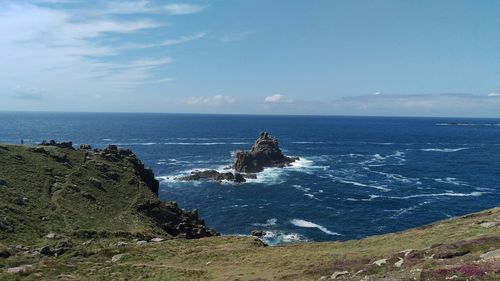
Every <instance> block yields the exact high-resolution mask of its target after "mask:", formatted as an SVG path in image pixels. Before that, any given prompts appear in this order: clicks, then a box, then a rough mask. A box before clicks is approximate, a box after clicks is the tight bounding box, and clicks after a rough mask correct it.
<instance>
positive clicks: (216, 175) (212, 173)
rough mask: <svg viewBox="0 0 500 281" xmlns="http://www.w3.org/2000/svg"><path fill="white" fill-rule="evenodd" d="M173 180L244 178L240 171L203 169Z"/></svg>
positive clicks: (240, 179)
mask: <svg viewBox="0 0 500 281" xmlns="http://www.w3.org/2000/svg"><path fill="white" fill-rule="evenodd" d="M175 180H177V181H194V180H214V181H219V182H220V181H224V180H226V181H232V182H237V183H241V182H245V181H246V180H245V178H244V176H243V175H241V174H240V173H234V174H233V173H232V172H222V173H221V172H218V171H216V170H204V171H199V170H195V171H192V172H191V174H190V175H189V176H184V177H178V178H176V179H175Z"/></svg>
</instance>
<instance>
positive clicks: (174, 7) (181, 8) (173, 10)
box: [165, 3, 205, 15]
mask: <svg viewBox="0 0 500 281" xmlns="http://www.w3.org/2000/svg"><path fill="white" fill-rule="evenodd" d="M204 9H205V6H200V5H194V4H183V3H173V4H168V5H166V6H165V10H166V11H167V13H168V14H170V15H188V14H194V13H198V12H201V11H202V10H204Z"/></svg>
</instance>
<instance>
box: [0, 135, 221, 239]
mask: <svg viewBox="0 0 500 281" xmlns="http://www.w3.org/2000/svg"><path fill="white" fill-rule="evenodd" d="M0 167H2V168H1V169H0V189H1V190H0V191H1V192H2V196H1V197H0V206H2V208H0V240H1V241H7V242H8V241H12V243H16V241H18V242H20V241H24V242H23V243H27V242H29V241H31V242H32V243H37V241H38V240H39V239H42V240H43V237H44V236H45V235H47V234H48V233H55V234H57V235H58V236H63V237H69V238H71V237H82V236H83V237H99V236H123V235H125V236H133V237H134V236H135V237H151V236H158V235H160V236H165V237H167V236H174V237H183V238H188V239H190V238H201V237H207V236H214V235H218V234H217V233H216V232H215V231H213V230H212V229H210V228H209V227H207V226H206V225H205V222H204V221H203V220H202V219H200V218H199V217H198V212H197V211H196V210H195V211H191V212H186V211H183V210H182V209H180V208H179V207H178V206H177V204H176V203H175V202H161V201H160V200H159V199H158V188H159V184H158V181H157V180H156V179H155V177H154V174H153V172H152V171H151V169H148V168H146V167H145V166H144V164H143V163H142V162H141V160H140V159H139V158H138V157H137V156H136V155H135V154H134V153H133V152H132V151H131V150H129V149H123V148H118V147H116V146H114V145H110V146H108V147H106V148H105V149H102V150H100V149H92V148H91V147H90V146H89V145H82V146H80V149H74V148H73V146H72V145H70V144H69V143H65V144H60V143H56V142H53V141H51V142H45V143H44V144H43V145H35V146H17V145H0Z"/></svg>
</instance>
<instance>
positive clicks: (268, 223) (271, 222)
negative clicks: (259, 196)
mask: <svg viewBox="0 0 500 281" xmlns="http://www.w3.org/2000/svg"><path fill="white" fill-rule="evenodd" d="M277 222H278V219H277V218H270V219H268V220H266V222H265V223H254V224H253V226H262V227H270V226H273V225H276V223H277Z"/></svg>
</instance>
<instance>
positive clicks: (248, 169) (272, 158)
mask: <svg viewBox="0 0 500 281" xmlns="http://www.w3.org/2000/svg"><path fill="white" fill-rule="evenodd" d="M297 160H299V158H298V157H288V156H285V155H283V152H281V149H280V148H279V146H278V139H277V138H275V137H273V136H271V135H270V134H269V133H267V132H262V133H261V134H260V136H259V138H258V139H257V140H256V141H255V144H254V145H253V146H252V149H251V150H250V151H238V152H236V159H235V161H234V165H233V168H234V170H235V171H236V172H240V173H258V172H262V171H263V170H264V168H268V167H277V168H283V167H286V166H290V164H291V163H293V162H295V161H297Z"/></svg>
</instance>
